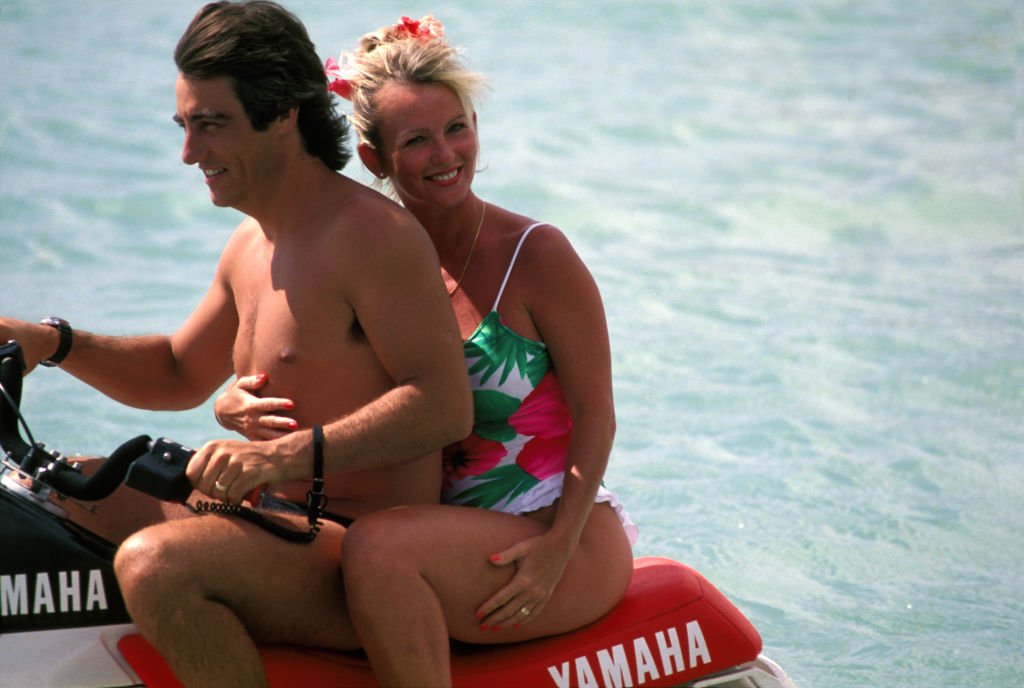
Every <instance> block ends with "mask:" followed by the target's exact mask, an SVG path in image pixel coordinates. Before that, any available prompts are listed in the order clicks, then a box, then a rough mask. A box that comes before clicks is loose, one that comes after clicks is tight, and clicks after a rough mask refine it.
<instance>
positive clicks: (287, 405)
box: [284, 401, 295, 409]
mask: <svg viewBox="0 0 1024 688" xmlns="http://www.w3.org/2000/svg"><path fill="white" fill-rule="evenodd" d="M284 407H285V408H286V409H293V408H295V402H294V401H286V402H284Z"/></svg>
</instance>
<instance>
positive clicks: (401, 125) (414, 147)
mask: <svg viewBox="0 0 1024 688" xmlns="http://www.w3.org/2000/svg"><path fill="white" fill-rule="evenodd" d="M377 111H378V113H379V115H380V140H381V150H380V151H379V152H378V161H379V164H380V167H381V169H380V170H379V171H381V172H383V173H384V174H386V175H387V176H388V177H390V179H391V184H392V186H393V187H394V189H395V191H396V192H397V193H398V195H399V197H400V198H401V199H402V201H403V202H404V203H405V205H406V207H409V208H410V209H411V208H412V207H413V206H414V205H426V206H436V207H441V208H450V207H454V206H457V205H458V204H460V203H462V202H463V201H464V200H465V199H466V196H467V195H468V194H469V191H470V186H471V185H472V183H473V176H474V173H475V170H476V156H477V148H478V142H477V136H476V121H475V120H476V118H475V116H474V115H473V114H472V113H467V112H466V111H465V109H463V107H462V102H461V101H460V100H459V98H458V97H457V96H456V95H455V93H454V92H453V91H452V90H451V89H449V88H448V87H447V86H443V85H441V84H401V83H391V84H388V85H387V86H385V87H384V88H382V89H381V90H380V92H378V94H377ZM372 171H376V170H372Z"/></svg>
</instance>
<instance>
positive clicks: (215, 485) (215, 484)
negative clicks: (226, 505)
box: [213, 480, 228, 492]
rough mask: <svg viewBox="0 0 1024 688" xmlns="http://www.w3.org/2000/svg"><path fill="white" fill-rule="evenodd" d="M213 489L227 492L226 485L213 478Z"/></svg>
mask: <svg viewBox="0 0 1024 688" xmlns="http://www.w3.org/2000/svg"><path fill="white" fill-rule="evenodd" d="M213 489H215V490H217V492H227V491H228V486H227V485H224V484H222V483H221V482H220V481H219V480H214V481H213Z"/></svg>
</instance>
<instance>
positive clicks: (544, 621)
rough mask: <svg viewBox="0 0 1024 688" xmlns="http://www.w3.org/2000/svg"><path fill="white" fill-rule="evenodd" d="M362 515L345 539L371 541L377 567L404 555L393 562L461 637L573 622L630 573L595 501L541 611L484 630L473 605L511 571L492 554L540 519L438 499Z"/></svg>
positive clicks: (522, 635)
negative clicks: (430, 594) (431, 597)
mask: <svg viewBox="0 0 1024 688" xmlns="http://www.w3.org/2000/svg"><path fill="white" fill-rule="evenodd" d="M371 519H372V523H371ZM360 521H361V522H360V523H357V530H358V529H360V528H362V527H364V526H369V527H367V528H366V529H365V531H364V532H363V533H360V535H361V536H366V537H359V538H358V539H354V540H353V541H351V542H349V543H348V545H346V546H349V545H353V544H356V543H357V542H358V546H360V547H362V546H376V547H377V548H378V552H377V555H378V556H377V557H376V558H375V560H376V561H377V562H379V565H380V566H388V565H389V564H388V562H401V564H391V565H397V566H401V567H403V568H405V567H409V568H410V569H412V568H415V570H416V571H417V572H418V574H419V575H421V576H422V577H423V578H424V579H426V580H427V581H428V583H429V584H430V587H431V588H432V589H433V591H434V593H435V594H436V595H437V599H438V601H439V602H440V604H441V606H442V608H443V610H444V613H445V617H446V620H447V623H448V627H449V632H450V634H451V636H452V637H453V638H456V639H458V640H462V641H466V642H475V643H481V642H489V643H495V642H509V641H515V640H524V639H527V638H531V637H539V636H545V635H551V634H554V633H562V632H565V631H567V630H571V629H574V628H578V627H579V626H582V625H584V624H587V623H590V622H591V621H594V620H595V619H597V618H599V617H600V616H601V615H603V614H604V613H606V612H607V611H609V610H610V609H611V607H612V606H614V604H615V603H616V602H617V601H618V600H619V599H620V598H621V596H622V594H623V592H624V591H625V588H626V586H627V585H628V583H629V578H630V575H631V573H632V551H631V549H630V545H629V542H628V540H627V539H626V536H625V533H624V531H623V529H622V525H621V523H620V522H619V520H618V517H617V516H616V514H615V513H614V511H613V510H612V509H611V508H610V507H608V506H607V505H604V504H596V505H595V506H594V508H593V510H592V512H591V515H590V518H589V519H588V521H587V525H586V527H585V528H584V531H583V534H582V536H581V538H580V543H579V546H578V547H577V548H576V550H575V552H574V554H573V556H572V558H571V559H570V560H569V562H568V564H567V565H566V567H565V571H564V573H563V575H562V578H561V580H560V581H559V583H558V585H557V586H556V588H555V590H554V592H553V594H552V596H551V598H550V600H549V601H548V603H547V605H546V607H545V608H544V610H543V612H542V613H541V614H539V615H538V616H537V617H536V618H534V619H531V620H530V623H528V624H522V625H520V626H519V628H513V627H508V628H502V630H499V631H485V630H482V629H481V628H480V622H479V620H478V619H477V618H476V615H475V614H476V611H477V609H478V608H479V606H480V605H481V604H483V603H484V602H485V601H486V600H487V599H489V598H490V597H491V596H492V595H494V594H495V593H496V592H497V591H498V590H499V589H501V588H502V587H503V586H504V585H506V584H507V583H508V582H509V581H510V580H511V579H512V577H513V576H514V575H515V573H516V565H515V564H509V565H506V566H497V565H495V564H493V563H491V561H490V557H491V555H493V554H496V553H498V552H501V551H503V550H505V549H507V548H509V547H511V546H512V545H514V544H516V543H518V542H521V541H523V540H526V539H529V538H531V537H535V536H538V535H541V534H543V533H544V532H545V531H546V530H547V527H546V526H545V525H544V524H543V523H539V522H537V521H534V520H532V519H530V518H527V517H524V516H513V515H510V514H505V513H500V512H494V511H488V510H485V509H475V508H470V507H456V506H435V505H425V506H412V507H403V508H399V509H392V510H388V511H384V512H378V513H376V514H373V515H372V516H370V517H365V518H364V519H360ZM371 531H372V532H371ZM374 543H376V544H375V545H374Z"/></svg>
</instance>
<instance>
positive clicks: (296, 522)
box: [140, 514, 358, 649]
mask: <svg viewBox="0 0 1024 688" xmlns="http://www.w3.org/2000/svg"><path fill="white" fill-rule="evenodd" d="M275 518H277V519H278V520H281V519H285V520H287V522H288V526H289V527H291V528H293V529H295V530H303V529H305V528H308V523H306V520H305V517H304V516H302V517H290V516H281V515H278V516H275ZM344 532H345V531H344V528H342V527H341V526H339V525H337V524H335V523H330V522H323V525H322V528H321V529H320V532H319V533H318V534H317V536H316V538H315V539H314V540H313V541H312V542H309V543H295V542H289V541H287V540H285V539H283V538H281V537H279V536H276V535H273V534H271V533H269V532H267V531H266V530H264V529H262V528H260V527H259V526H257V525H255V524H252V523H249V522H248V521H244V520H242V519H240V518H238V517H235V516H227V515H219V514H204V515H201V516H198V517H195V518H190V519H183V520H178V521H174V522H168V523H163V524H160V525H158V526H155V527H153V528H150V529H147V531H145V532H144V533H142V534H140V535H142V536H144V537H146V538H157V540H158V541H159V542H160V546H159V548H158V551H161V552H162V554H163V557H164V559H165V560H166V564H167V565H170V566H173V567H175V568H177V569H178V573H179V574H180V576H181V578H179V580H189V581H190V582H191V583H194V584H198V588H197V591H198V594H202V595H204V596H205V597H207V598H208V599H211V600H214V601H216V602H220V603H222V604H224V605H225V606H227V607H228V608H229V609H230V610H231V611H232V612H234V614H235V615H236V616H237V617H238V618H239V620H240V621H241V622H242V624H243V625H244V626H245V627H246V629H247V630H248V632H249V634H250V635H251V636H252V638H253V639H254V640H256V641H257V642H274V643H294V644H299V645H314V646H319V647H331V648H339V649H350V648H355V647H358V643H357V641H356V639H355V634H354V632H353V631H352V625H351V623H350V622H349V616H348V609H347V607H346V605H345V594H344V588H343V586H342V578H341V571H340V569H339V557H340V549H341V541H342V538H343V537H344Z"/></svg>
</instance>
